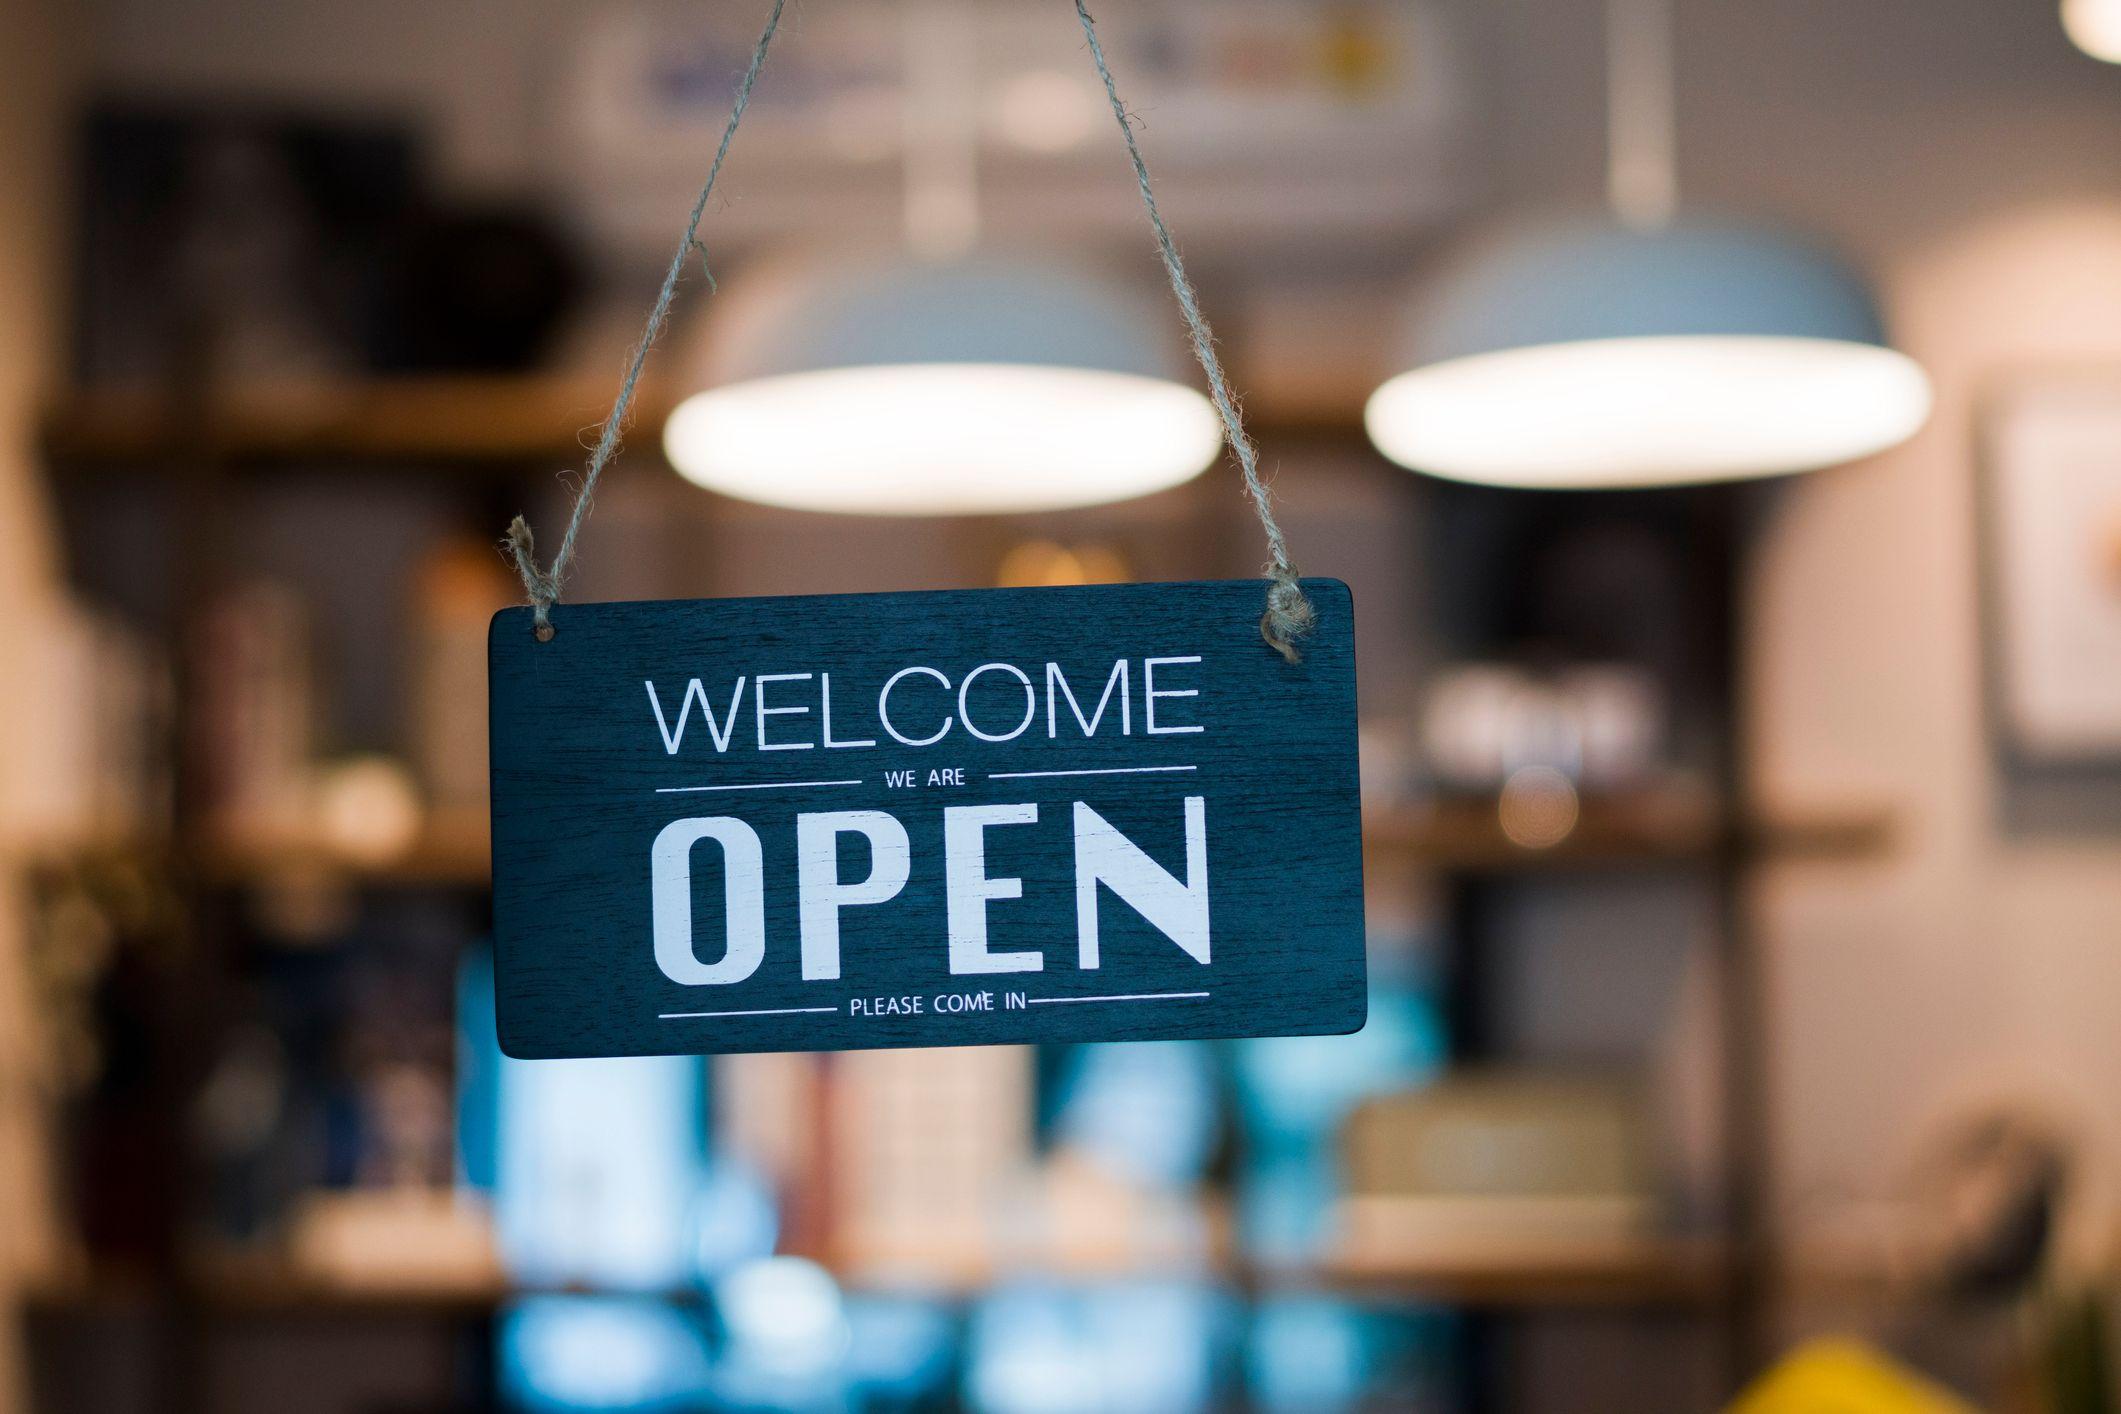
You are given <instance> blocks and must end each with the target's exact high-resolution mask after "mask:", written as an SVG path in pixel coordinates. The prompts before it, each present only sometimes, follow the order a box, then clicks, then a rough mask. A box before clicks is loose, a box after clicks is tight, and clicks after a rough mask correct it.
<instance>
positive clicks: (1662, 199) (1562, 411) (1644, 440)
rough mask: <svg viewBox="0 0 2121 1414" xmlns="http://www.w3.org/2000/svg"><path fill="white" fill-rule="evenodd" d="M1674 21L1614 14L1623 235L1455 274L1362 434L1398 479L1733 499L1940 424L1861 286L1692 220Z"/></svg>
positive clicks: (1651, 12)
mask: <svg viewBox="0 0 2121 1414" xmlns="http://www.w3.org/2000/svg"><path fill="white" fill-rule="evenodd" d="M1667 3H1668V0H1613V3H1612V4H1610V5H1609V7H1608V25H1609V40H1610V57H1611V64H1610V69H1611V72H1610V77H1609V98H1610V102H1611V105H1612V112H1611V141H1612V159H1611V160H1612V167H1611V172H1610V181H1611V200H1612V205H1613V208H1614V213H1615V216H1616V217H1617V218H1618V219H1617V220H1615V221H1607V222H1601V221H1596V220H1579V221H1575V222H1558V223H1553V224H1549V225H1546V226H1542V227H1528V228H1520V229H1516V230H1511V231H1505V232H1502V233H1500V234H1498V235H1496V236H1493V237H1491V238H1490V239H1488V240H1486V241H1484V242H1480V243H1478V244H1476V245H1474V246H1472V247H1470V248H1468V249H1466V250H1464V251H1462V252H1461V253H1460V254H1459V256H1458V258H1457V259H1456V260H1455V261H1454V262H1452V263H1451V264H1450V265H1449V266H1448V267H1447V268H1446V269H1445V270H1443V271H1442V272H1440V278H1439V279H1438V280H1437V281H1436V282H1435V283H1434V284H1433V286H1432V287H1431V289H1430V292H1429V293H1428V295H1427V297H1426V298H1424V299H1421V300H1419V301H1417V303H1416V305H1415V307H1414V309H1413V312H1412V318H1411V319H1410V321H1409V323H1408V326H1407V330H1406V333H1405V336H1404V340H1403V344H1402V347H1401V349H1400V350H1399V353H1400V358H1401V360H1402V361H1401V364H1400V366H1401V367H1403V368H1405V369H1406V370H1407V371H1406V372H1403V373H1400V374H1399V375H1397V376H1396V377H1393V378H1391V379H1389V380H1387V381H1386V382H1385V383H1384V385H1383V386H1381V387H1380V388H1378V389H1377V391H1376V392H1375V393H1373V394H1372V395H1371V397H1370V401H1369V405H1368V407H1367V409H1366V411H1365V414H1364V421H1365V424H1366V426H1367V428H1368V431H1369V434H1370V438H1371V440H1372V442H1374V443H1375V444H1376V446H1377V448H1378V450H1380V451H1381V452H1383V453H1384V454H1385V455H1386V456H1388V457H1390V458H1391V459H1392V460H1393V461H1396V462H1398V463H1400V464H1401V465H1403V466H1407V467H1411V468H1413V469H1415V470H1418V471H1424V472H1428V473H1430V474H1432V475H1436V476H1441V477H1446V478H1449V479H1452V480H1459V481H1470V482H1478V483H1482V484H1486V485H1494V486H1514V487H1537V488H1550V489H1564V488H1579V489H1587V488H1605V487H1613V488H1617V487H1631V486H1632V487H1639V486H1659V485H1673V484H1682V483H1695V482H1709V481H1726V480H1735V479H1740V478H1746V477H1757V476H1772V475H1778V474H1783V473H1788V472H1798V471H1809V470H1814V469H1816V468H1819V467H1825V466H1831V465H1835V464H1837V463H1840V462H1846V461H1852V460H1855V459H1856V458H1858V457H1863V456H1867V455H1869V454H1871V453H1873V452H1878V451H1882V450H1884V449H1885V448H1887V447H1891V446H1893V445H1895V444H1896V443H1899V442H1901V441H1904V440H1905V439H1906V438H1907V437H1909V436H1911V435H1913V433H1914V432H1915V431H1916V430H1917V429H1918V428H1920V427H1921V425H1922V424H1923V422H1924V421H1925V420H1926V419H1927V418H1928V416H1929V409H1930V385H1929V379H1928V377H1927V375H1926V374H1925V373H1924V372H1923V370H1922V368H1921V367H1920V365H1918V364H1916V363H1915V362H1914V360H1912V359H1910V358H1908V357H1907V356H1906V355H1904V354H1901V353H1898V352H1896V351H1895V350H1893V349H1892V348H1891V347H1890V346H1889V345H1888V344H1887V343H1886V339H1885V331H1884V328H1883V325H1882V323H1881V321H1880V319H1879V316H1878V310H1877V307H1876V305H1875V303H1874V302H1873V301H1872V299H1871V296H1870V293H1869V291H1868V289H1867V288H1866V287H1865V285H1864V283H1863V281H1862V280H1861V279H1860V278H1859V277H1858V276H1857V275H1856V274H1855V273H1854V272H1853V271H1851V270H1850V269H1849V268H1848V267H1846V266H1845V265H1843V264H1841V263H1840V262H1838V261H1836V260H1834V259H1833V258H1831V257H1830V256H1828V255H1826V254H1824V253H1823V252H1821V251H1818V250H1815V249H1813V248H1811V247H1809V246H1806V245H1803V244H1800V243H1797V242H1793V241H1790V240H1787V239H1785V238H1783V237H1780V236H1777V235H1773V234H1769V233H1766V232H1761V231H1755V230H1749V229H1741V228H1736V227H1717V226H1707V225H1697V224H1692V223H1684V222H1681V223H1675V222H1674V221H1673V219H1672V216H1673V211H1674V208H1675V207H1676V186H1675V182H1674V179H1673V162H1672V123H1671V108H1670V104H1671V77H1670V55H1669V50H1668V45H1669V42H1670V27H1669V19H1670V17H1669V13H1668V9H1667Z"/></svg>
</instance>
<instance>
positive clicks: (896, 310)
mask: <svg viewBox="0 0 2121 1414" xmlns="http://www.w3.org/2000/svg"><path fill="white" fill-rule="evenodd" d="M721 313H723V314H724V315H726V316H727V317H725V318H723V319H721V320H720V321H719V324H718V328H717V329H716V331H715V333H716V335H717V338H716V339H715V342H714V345H713V346H712V347H711V348H710V352H709V355H708V366H709V370H710V371H709V374H708V378H709V386H708V387H707V389H706V390H705V391H704V392H700V393H695V394H693V395H692V396H691V397H689V398H687V399H686V400H685V401H684V402H683V403H682V404H680V405H679V406H678V408H677V410H676V411H675V412H673V413H672V414H671V416H670V420H669V422H668V423H667V424H665V426H664V429H663V449H664V452H665V454H666V455H667V456H668V457H669V459H670V464H671V465H672V466H674V467H676V468H677V470H678V472H679V474H680V475H682V476H684V477H685V478H686V479H687V480H689V481H692V482H694V483H696V484H697V485H700V486H704V487H706V488H707V489H709V490H712V491H719V492H721V493H723V494H725V495H730V496H737V497H741V498H743V499H745V500H749V501H760V502H764V503H766V504H768V505H775V506H785V507H790V508H793V509H798V510H809V511H845V512H854V513H861V514H869V515H942V514H981V513H985V514H995V513H1004V512H1023V511H1045V510H1057V509H1061V508H1063V507H1068V506H1086V505H1095V504H1099V503H1101V502H1106V501H1118V500H1124V499H1127V498H1128V497H1132V496H1142V495H1147V494H1149V493H1150V492H1154V491H1162V490H1165V489H1168V488H1169V487H1173V486H1177V485H1179V484H1181V483H1183V482H1186V481H1190V480H1191V479H1192V478H1194V477H1195V476H1198V475H1199V474H1200V473H1201V472H1203V471H1205V470H1206V469H1207V468H1208V467H1209V466H1210V465H1212V464H1213V463H1214V461H1215V458H1216V455H1217V452H1218V450H1219V448H1220V446H1221V427H1220V424H1219V423H1218V422H1217V420H1216V416H1215V410H1214V408H1213V407H1211V406H1210V405H1209V403H1208V400H1207V399H1206V398H1205V397H1203V396H1202V395H1201V394H1199V393H1198V392H1196V391H1194V390H1193V389H1192V388H1190V387H1188V386H1186V385H1185V384H1183V383H1180V382H1178V381H1177V380H1176V379H1175V378H1174V377H1173V376H1172V368H1171V364H1172V360H1171V359H1170V358H1169V357H1168V354H1167V348H1168V336H1167V335H1165V334H1163V333H1162V332H1161V331H1160V330H1159V329H1158V328H1157V327H1156V326H1155V325H1154V324H1152V322H1151V321H1150V320H1149V318H1148V317H1147V316H1146V314H1145V313H1144V311H1143V308H1142V305H1141V304H1140V303H1139V302H1136V301H1134V300H1131V299H1129V298H1128V296H1127V294H1126V293H1125V292H1124V291H1122V290H1118V289H1115V288H1112V287H1110V286H1107V285H1104V284H1102V283H1099V282H1097V281H1095V280H1093V279H1091V278H1089V277H1087V276H1083V275H1078V274H1075V273H1073V272H1070V271H1066V270H1063V269H1059V268H1055V267H1048V266H1044V265H1033V264H1029V263H1018V262H1001V261H994V260H962V259H961V260H945V261H920V260H904V261H888V262H878V263H873V264H868V265H834V266H827V267H823V268H820V269H816V270H812V271H806V272H797V273H795V274H792V275H789V276H786V277H784V278H782V279H779V280H769V281H766V282H762V283H760V284H755V285H754V286H753V287H752V288H751V289H750V290H746V291H741V292H732V302H731V305H730V306H729V307H726V308H725V309H724V310H723V311H721Z"/></svg>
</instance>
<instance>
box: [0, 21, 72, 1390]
mask: <svg viewBox="0 0 2121 1414" xmlns="http://www.w3.org/2000/svg"><path fill="white" fill-rule="evenodd" d="M69 8H70V7H68V6H67V5H66V3H65V0H10V3H8V4H5V5H0V722H8V721H14V720H19V718H20V716H21V715H23V714H22V713H21V712H20V711H19V708H20V704H21V703H22V702H23V701H25V700H27V697H28V695H29V694H31V693H34V692H35V691H36V690H37V684H36V682H35V680H34V679H33V678H32V677H31V676H30V675H29V674H28V673H27V672H26V671H25V670H24V663H23V659H24V657H25V655H26V653H27V651H28V645H29V643H30V642H31V641H32V640H33V638H34V632H33V631H25V626H26V625H33V624H34V621H35V619H36V617H37V616H38V615H39V614H41V613H44V612H46V611H47V610H48V609H49V607H50V606H51V603H52V601H53V599H54V597H55V596H56V593H57V578H58V577H57V567H56V565H55V563H54V560H53V550H52V539H51V535H50V523H49V519H48V507H47V505H46V503H45V499H44V496H43V492H42V485H43V483H42V480H41V477H40V475H39V473H38V472H37V470H36V463H35V456H34V448H35V433H36V407H37V403H38V399H39V396H40V394H41V392H42V391H43V389H44V387H45V386H46V379H47V378H48V377H49V375H50V373H51V371H52V369H53V367H54V363H55V359H54V353H55V349H56V337H55V336H56V318H57V315H58V313H59V311H60V308H61V293H62V291H63V289H64V283H63V279H62V277H61V274H60V271H61V264H60V261H59V258H58V254H59V249H60V244H59V243H60V240H61V237H62V236H63V234H64V227H63V220H62V215H63V212H64V210H65V203H64V198H63V195H62V193H63V190H64V188H63V182H62V167H61V160H62V157H63V153H64V139H65V129H64V126H63V119H62V113H63V107H62V105H63V103H64V100H65V97H66V82H67V76H68V74H69V73H70V71H71V69H72V62H71V60H72V57H73V55H74V52H75V46H74V44H73V40H72V35H71V33H70V28H71V27H70V26H69V25H66V24H65V23H64V19H65V16H66V12H67V10H68V9H69ZM34 745H35V744H34V743H33V742H29V741H27V740H25V739H23V737H22V736H21V735H20V734H17V733H8V732H0V1194H5V1195H6V1198H5V1201H4V1202H0V1308H4V1307H6V1306H7V1305H10V1304H12V1303H13V1301H14V1300H15V1299H16V1298H17V1296H18V1295H19V1293H20V1290H21V1288H22V1286H23V1284H24V1283H25V1282H26V1281H27V1280H28V1279H29V1278H31V1277H32V1276H34V1275H35V1274H36V1273H37V1272H38V1271H39V1270H40V1269H42V1268H43V1267H44V1266H46V1265H47V1264H48V1262H49V1260H50V1255H51V1254H50V1253H49V1252H48V1251H47V1250H46V1243H47V1241H48V1240H49V1232H50V1229H49V1226H48V1224H47V1221H46V1218H47V1215H48V1212H49V1209H48V1205H47V1195H48V1192H49V1189H48V1187H47V1175H46V1173H45V1172H44V1169H43V1150H42V1145H41V1144H40V1143H39V1142H38V1136H37V1125H38V1120H39V1114H40V1110H41V1107H42V1100H43V1094H42V1087H41V1085H40V1084H39V1055H38V1051H37V1048H36V1035H37V1028H36V1026H35V1022H34V1011H33V1008H32V1007H31V1005H30V1001H29V997H28V995H27V978H26V968H25V967H24V965H23V955H22V948H23V939H22V936H21V930H20V921H21V917H22V899H21V885H20V875H19V870H20V867H21V864H22V860H21V859H20V857H19V852H18V850H17V849H16V848H15V847H14V844H13V836H14V833H15V831H14V830H13V828H12V826H13V817H14V811H15V804H16V802H15V799H14V794H13V791H12V790H11V784H12V783H13V782H16V781H18V780H20V779H21V778H22V777H23V775H24V774H25V773H24V772H23V771H22V769H21V757H20V753H21V752H23V751H24V750H26V749H34ZM18 1328H19V1327H18V1323H17V1322H14V1321H4V1322H0V1410H6V1409H13V1408H16V1407H18V1406H19V1404H20V1402H21V1400H20V1394H21V1391H20V1388H19V1375H20V1372H19V1370H18V1368H17V1366H16V1361H15V1351H14V1350H13V1349H12V1348H4V1347H5V1345H6V1343H7V1342H11V1341H12V1340H13V1339H14V1337H15V1333H16V1332H17V1330H18Z"/></svg>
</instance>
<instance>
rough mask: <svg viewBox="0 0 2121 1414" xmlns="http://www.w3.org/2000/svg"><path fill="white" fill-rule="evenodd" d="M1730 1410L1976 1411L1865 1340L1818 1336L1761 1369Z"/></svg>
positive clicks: (1773, 1413)
mask: <svg viewBox="0 0 2121 1414" xmlns="http://www.w3.org/2000/svg"><path fill="white" fill-rule="evenodd" d="M1725 1414H1975V1410H1974V1406H1973V1405H1971V1404H1968V1403H1967V1402H1966V1401H1964V1400H1962V1399H1960V1398H1959V1397H1958V1396H1957V1395H1955V1394H1953V1393H1952V1392H1951V1391H1949V1390H1947V1389H1945V1388H1944V1387H1943V1386H1941V1385H1938V1384H1935V1383H1933V1382H1931V1381H1929V1380H1927V1379H1924V1378H1923V1377H1922V1376H1920V1375H1918V1374H1915V1373H1914V1372H1913V1371H1911V1370H1908V1369H1906V1368H1905V1367H1903V1366H1901V1365H1899V1364H1897V1363H1895V1362H1894V1361H1892V1360H1890V1359H1888V1358H1887V1357H1886V1356H1884V1355H1882V1354H1880V1353H1879V1352H1878V1351H1876V1350H1874V1349H1872V1348H1871V1347H1870V1346H1868V1345H1865V1344H1863V1343H1862V1342H1860V1341H1855V1340H1846V1339H1829V1340H1815V1341H1811V1342H1809V1343H1808V1344H1805V1345H1801V1346H1799V1347H1798V1348H1797V1349H1796V1351H1795V1352H1793V1353H1792V1354H1791V1355H1790V1356H1789V1357H1788V1358H1786V1359H1785V1360H1783V1361H1782V1363H1781V1364H1779V1365H1776V1366H1775V1367H1774V1368H1773V1369H1771V1370H1769V1371H1768V1372H1767V1373H1766V1374H1765V1375H1762V1376H1761V1377H1760V1378H1759V1379H1758V1380H1756V1381H1755V1382H1754V1383H1753V1386H1752V1387H1751V1388H1750V1389H1748V1390H1747V1391H1746V1392H1745V1393H1744V1394H1741V1395H1740V1396H1739V1397H1738V1399H1737V1401H1736V1402H1735V1403H1733V1404H1732V1405H1731V1406H1730V1408H1729V1409H1728V1410H1727V1411H1726V1412H1725Z"/></svg>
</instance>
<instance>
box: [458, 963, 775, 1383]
mask: <svg viewBox="0 0 2121 1414" xmlns="http://www.w3.org/2000/svg"><path fill="white" fill-rule="evenodd" d="M457 1009H458V1027H459V1035H458V1071H457V1075H458V1080H457V1153H458V1166H459V1170H460V1172H461V1175H462V1179H463V1182H464V1183H465V1184H466V1185H467V1186H468V1187H472V1188H479V1189H486V1190H489V1191H490V1192H491V1193H492V1201H493V1205H494V1217H495V1224H496V1227H497V1229H498V1239H499V1245H500V1249H501V1259H502V1262H503V1265H504V1267H505V1268H506V1270H507V1272H508V1275H509V1277H510V1279H511V1280H513V1281H515V1282H518V1283H521V1284H524V1285H528V1286H562V1285H578V1286H583V1287H588V1288H592V1289H596V1290H600V1291H615V1290H628V1291H642V1292H654V1293H664V1292H666V1291H667V1290H668V1289H670V1288H677V1287H682V1286H685V1285H687V1284H689V1283H690V1281H691V1280H692V1278H693V1276H694V1274H695V1271H696V1268H697V1267H698V1266H699V1265H700V1264H701V1263H702V1262H704V1261H706V1260H707V1259H708V1258H709V1256H710V1255H712V1256H713V1258H714V1259H715V1260H716V1261H717V1262H721V1261H724V1260H736V1259H737V1258H738V1257H740V1256H742V1255H745V1254H747V1253H750V1254H753V1255H755V1253H756V1251H757V1250H761V1249H764V1250H770V1248H771V1246H772V1243H773V1228H774V1216H773V1213H772V1210H771V1205H770V1202H767V1201H766V1200H765V1199H764V1198H763V1196H762V1195H761V1194H760V1193H759V1192H757V1191H756V1189H755V1188H746V1186H745V1182H744V1179H743V1177H742V1175H740V1174H736V1173H734V1172H733V1171H728V1170H719V1171H711V1170H710V1169H709V1168H708V1165H707V1161H706V1135H705V1113H706V1068H705V1066H704V1065H703V1063H702V1062H701V1061H699V1060H698V1059H697V1058H693V1057H677V1058H659V1059H653V1060H616V1061H512V1060H509V1059H507V1058H506V1057H504V1056H502V1054H501V1052H500V1047H499V1045H498V1044H497V1043H496V1041H495V1038H494V1027H493V964H492V958H491V955H490V953H487V952H485V951H483V950H482V951H481V952H479V953H476V954H474V955H472V956H470V957H469V958H467V960H466V962H465V965H464V968H463V971H462V975H461V979H460V982H459V986H458V998H457ZM717 1195H719V1197H720V1199H721V1202H720V1204H719V1205H715V1206H714V1211H715V1221H714V1222H712V1223H708V1222H704V1221H703V1217H702V1215H703V1214H704V1213H705V1212H707V1211H709V1207H710V1205H713V1204H714V1200H715V1199H716V1197H717ZM736 1195H741V1197H739V1196H736ZM762 1205H763V1209H764V1210H763V1212H762V1211H761V1207H762ZM762 1229H763V1235H761V1230H762ZM498 1359H499V1365H500V1369H499V1382H500V1387H501V1391H502V1394H503V1396H504V1398H505V1400H506V1401H507V1403H508V1405H509V1406H510V1407H512V1408H518V1409H522V1410H527V1411H533V1414H546V1411H550V1412H551V1414H560V1411H568V1414H577V1411H579V1412H580V1414H591V1412H592V1411H620V1410H623V1411H627V1414H659V1411H663V1410H680V1409H683V1410H690V1409H697V1408H699V1407H700V1405H701V1403H702V1401H703V1400H704V1399H705V1397H706V1395H705V1391H706V1389H707V1387H708V1381H709V1374H710V1361H709V1348H708V1341H707V1337H706V1334H705V1332H704V1330H703V1329H702V1326H701V1322H700V1320H699V1318H698V1316H697V1314H696V1313H693V1312H689V1311H687V1310H686V1309H684V1308H681V1307H679V1306H677V1305H673V1304H671V1303H669V1302H668V1301H667V1300H664V1299H661V1298H660V1297H659V1296H658V1297H649V1298H647V1299H628V1298H626V1297H605V1296H595V1297H590V1296H581V1297H577V1296H565V1297H541V1298H536V1299H532V1300H526V1301H522V1302H519V1303H517V1304H515V1305H514V1306H512V1307H511V1308H510V1309H509V1310H507V1311H506V1312H504V1313H503V1314H502V1316H501V1318H500V1322H499V1337H498Z"/></svg>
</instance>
